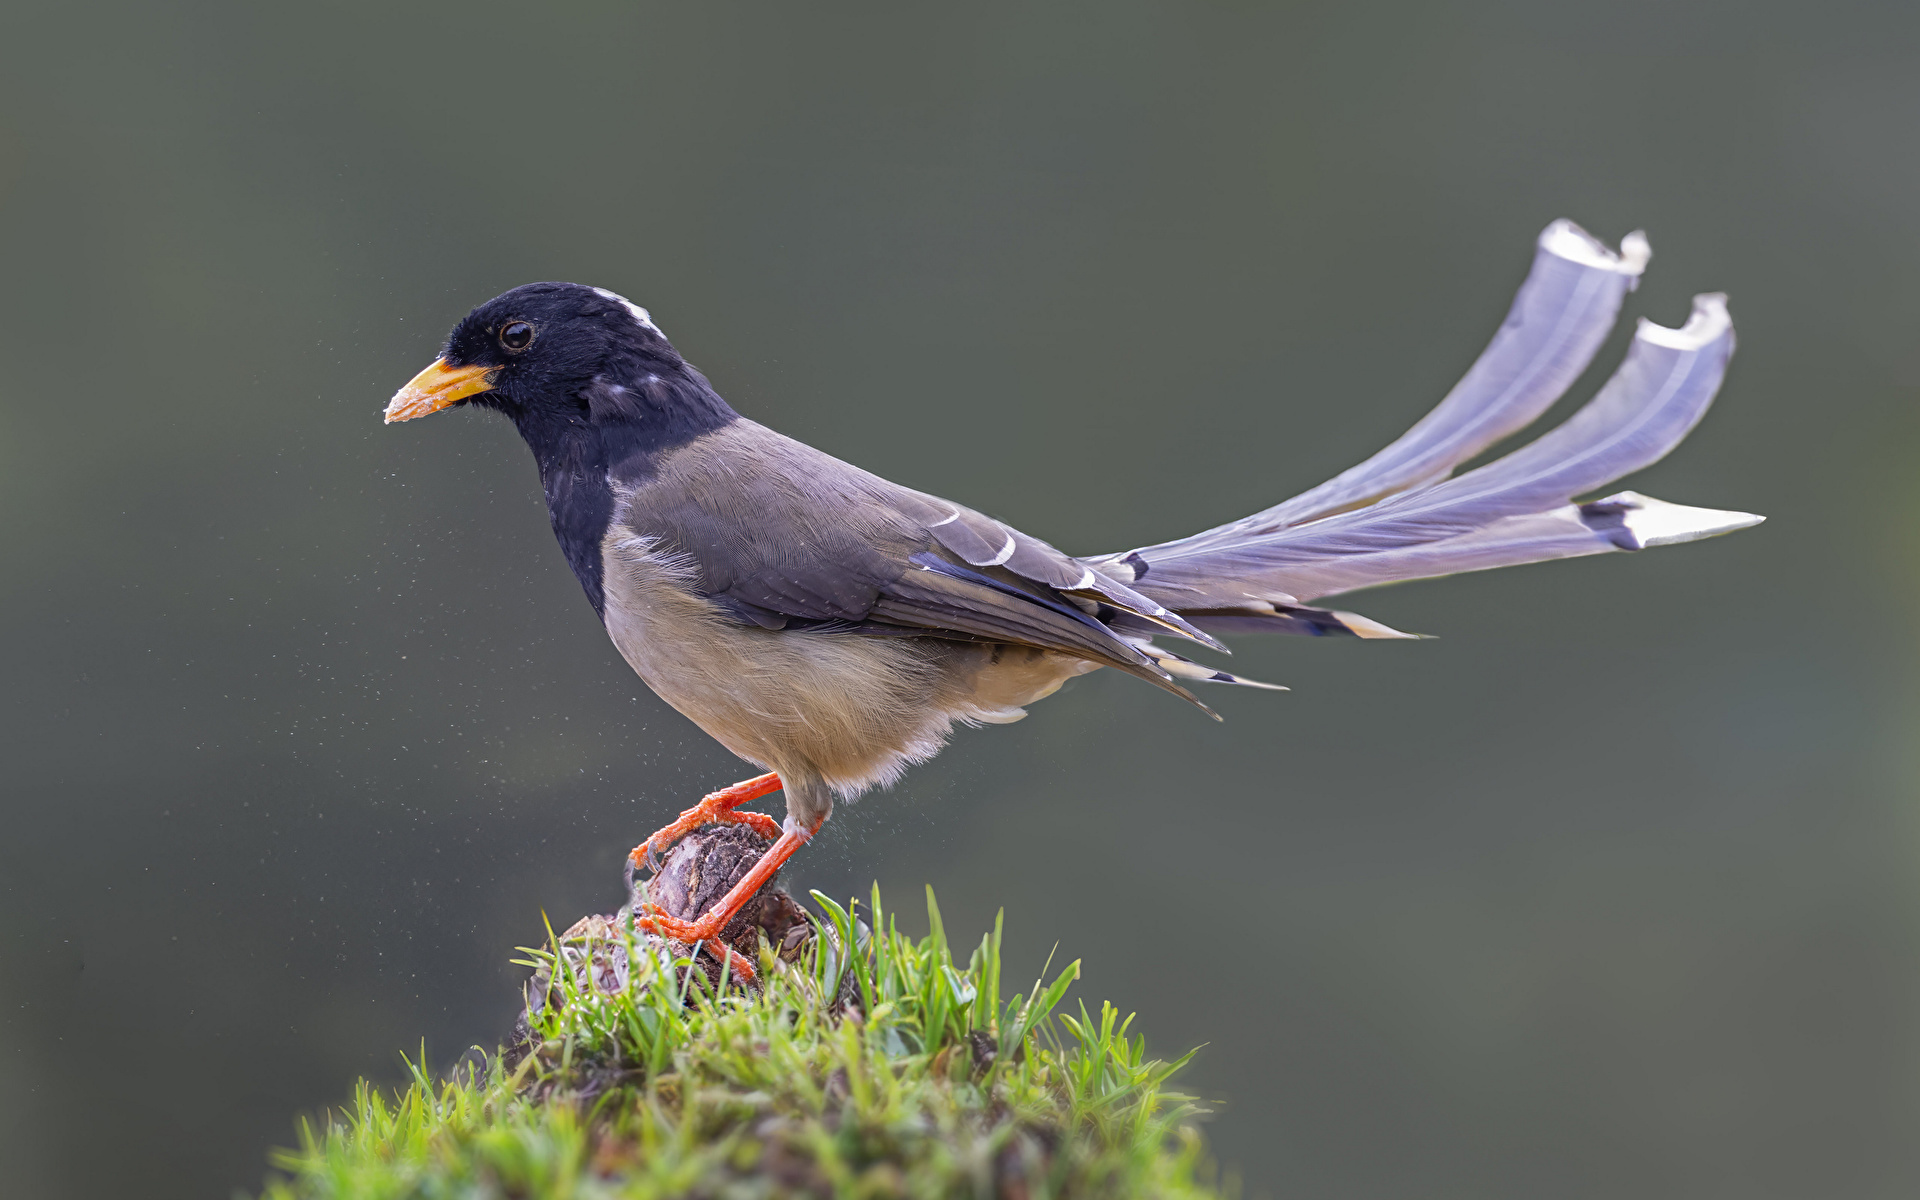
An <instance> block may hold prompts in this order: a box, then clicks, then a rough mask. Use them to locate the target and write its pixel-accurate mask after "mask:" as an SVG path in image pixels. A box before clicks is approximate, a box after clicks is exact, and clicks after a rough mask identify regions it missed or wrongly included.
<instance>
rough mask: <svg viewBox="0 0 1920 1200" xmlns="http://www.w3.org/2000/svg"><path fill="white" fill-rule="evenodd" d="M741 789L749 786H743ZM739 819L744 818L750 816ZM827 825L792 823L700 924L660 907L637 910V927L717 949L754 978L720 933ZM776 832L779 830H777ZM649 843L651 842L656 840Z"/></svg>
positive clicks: (741, 972) (740, 973)
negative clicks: (804, 826)
mask: <svg viewBox="0 0 1920 1200" xmlns="http://www.w3.org/2000/svg"><path fill="white" fill-rule="evenodd" d="M759 782H760V781H759V780H750V781H749V783H759ZM740 786H747V785H745V784H743V785H740ZM774 786H776V787H777V786H779V785H778V783H776V784H775V785H774ZM729 790H731V789H729ZM769 790H771V789H769ZM716 794H718V793H716ZM763 794H764V793H763ZM688 811H689V812H691V811H694V810H692V809H689V810H688ZM735 815H741V816H744V815H747V814H735ZM753 815H758V814H753ZM683 819H684V818H683ZM767 823H768V824H770V825H771V824H772V821H771V820H769V821H768V822H767ZM825 823H826V817H824V816H822V817H821V818H820V819H819V820H818V821H815V822H814V823H813V827H812V828H810V829H806V828H802V827H801V826H799V825H798V824H794V823H791V822H790V823H789V826H788V828H787V829H786V830H785V832H783V833H781V834H780V839H779V840H778V841H776V842H775V843H774V844H773V845H771V846H769V847H767V852H766V853H765V854H762V855H761V856H760V861H759V862H757V863H754V864H753V868H752V869H751V870H749V871H748V872H747V873H746V874H745V875H742V876H741V877H740V881H739V882H738V883H736V884H734V885H733V887H732V888H731V889H730V890H729V891H728V892H727V894H726V895H724V896H722V897H721V898H720V899H719V900H718V901H717V902H715V904H714V906H713V907H712V908H710V909H708V910H707V913H706V915H705V916H703V917H701V918H699V919H698V920H695V921H687V920H682V919H681V918H679V917H675V916H671V915H669V914H668V913H667V912H666V911H665V910H663V909H662V908H661V907H660V906H659V905H657V904H642V905H640V906H639V907H637V908H636V909H635V910H634V924H635V925H636V926H638V927H639V928H641V929H644V930H646V931H647V932H649V933H655V934H659V935H660V936H661V937H668V938H672V939H673V940H675V941H678V942H688V943H693V944H699V943H704V944H706V945H708V946H710V947H713V948H715V949H716V950H718V951H719V952H720V953H721V955H722V956H723V958H724V961H726V962H728V963H729V964H731V967H732V970H733V972H734V974H735V975H736V976H738V977H739V978H741V979H744V980H750V979H752V978H754V970H753V967H752V966H751V965H750V964H749V963H748V962H747V961H746V960H745V959H744V958H742V957H741V956H740V955H738V954H735V953H734V952H733V951H732V950H729V949H728V948H727V947H726V944H725V943H724V942H722V941H720V940H719V938H720V932H721V930H723V929H725V928H726V927H727V922H729V921H731V920H733V917H734V914H735V913H737V912H739V911H740V908H741V906H742V905H744V904H746V902H747V901H749V900H751V899H753V897H754V895H755V893H757V892H759V890H760V889H761V887H763V886H764V885H765V884H766V882H767V880H769V879H772V878H773V875H774V872H776V871H778V870H779V869H780V868H781V867H782V866H784V865H786V861H787V860H788V859H789V858H792V857H793V853H794V851H796V850H798V849H799V848H800V847H802V846H804V845H806V844H807V843H808V842H810V841H812V840H813V835H814V834H816V833H818V832H819V831H820V826H821V825H823V824H825ZM676 824H677V822H676ZM669 828H671V826H669ZM756 828H757V827H756ZM776 828H778V827H777V826H776ZM648 840H649V841H651V840H652V839H648ZM645 848H646V847H645V846H644V845H642V846H641V847H640V849H641V850H644V849H645ZM638 853H639V850H636V851H635V854H636V855H637V854H638Z"/></svg>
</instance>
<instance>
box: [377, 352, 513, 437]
mask: <svg viewBox="0 0 1920 1200" xmlns="http://www.w3.org/2000/svg"><path fill="white" fill-rule="evenodd" d="M497 369H498V368H495V367H450V366H448V365H447V362H446V360H445V359H442V358H436V359H434V360H433V365H432V366H430V367H428V368H427V369H426V370H424V371H422V372H420V373H419V374H418V375H415V376H414V377H413V378H412V379H409V380H408V381H407V386H405V387H403V388H401V389H400V390H399V391H397V392H395V393H394V394H393V399H392V400H389V401H388V402H387V413H386V416H387V424H389V425H391V424H393V423H394V422H395V421H411V420H413V419H414V418H415V417H424V416H426V415H427V414H429V413H437V412H439V411H440V410H441V409H443V408H446V407H448V406H450V405H454V404H458V403H459V402H460V401H462V400H465V399H466V398H467V397H468V396H477V395H479V394H480V393H481V392H485V391H491V390H492V388H493V384H492V383H491V382H490V381H489V380H488V379H487V375H488V373H489V372H491V371H494V370H497Z"/></svg>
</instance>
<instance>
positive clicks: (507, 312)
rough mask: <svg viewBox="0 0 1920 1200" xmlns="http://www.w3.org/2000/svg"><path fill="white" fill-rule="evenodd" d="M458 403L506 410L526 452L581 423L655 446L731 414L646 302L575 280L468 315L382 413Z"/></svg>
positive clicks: (400, 414)
mask: <svg viewBox="0 0 1920 1200" xmlns="http://www.w3.org/2000/svg"><path fill="white" fill-rule="evenodd" d="M461 404H471V405H475V406H477V407H481V408H490V409H493V410H495V411H497V412H500V413H503V414H505V415H506V416H508V417H510V418H512V420H513V423H514V424H515V425H516V426H518V427H519V429H520V432H521V434H522V435H524V436H525V437H526V439H527V441H528V442H529V443H530V444H532V445H533V447H534V452H535V454H536V455H538V454H540V452H541V449H542V444H543V443H545V442H548V441H550V440H552V439H553V438H555V437H565V436H567V434H568V433H569V432H576V433H577V432H580V431H583V430H584V429H585V428H587V427H597V428H600V429H602V430H607V431H611V429H610V427H617V428H619V429H620V436H622V437H623V438H624V437H638V438H640V439H641V440H642V441H644V442H646V443H649V444H650V445H651V446H653V447H656V448H657V447H659V446H661V445H664V444H673V443H677V442H681V441H686V440H688V439H690V438H692V437H697V436H698V435H699V434H701V433H704V432H707V431H708V430H710V429H714V428H717V427H719V426H720V425H723V424H725V423H727V422H728V421H730V420H733V419H734V416H735V414H734V412H733V410H732V409H730V408H728V407H727V405H726V402H725V401H723V400H721V399H720V397H719V396H718V395H716V394H715V393H714V391H713V389H712V387H711V386H709V385H708V383H707V381H706V379H705V377H703V376H702V375H701V374H700V373H699V372H698V371H696V370H694V369H693V368H692V367H691V366H689V365H688V364H687V363H686V361H685V360H683V359H682V358H681V357H680V355H679V353H678V352H676V351H675V350H674V348H673V344H672V343H671V342H669V341H667V339H666V335H665V334H662V333H661V332H660V329H659V327H658V326H656V325H655V324H654V323H653V318H652V317H650V316H648V315H647V310H646V309H644V308H641V307H640V306H639V305H637V304H634V303H633V302H632V301H630V300H627V299H625V298H623V297H621V296H618V295H616V294H614V293H613V292H609V291H607V290H606V289H604V288H593V287H584V286H582V285H580V284H577V283H529V284H525V285H523V286H521V287H517V288H514V289H513V290H512V291H510V292H503V293H502V294H500V295H498V296H495V297H494V298H493V299H491V300H489V301H487V302H486V303H485V304H482V305H481V306H480V307H478V308H476V309H474V310H473V311H472V312H470V313H468V314H467V315H466V317H465V318H464V319H463V320H461V322H460V323H459V324H458V325H456V326H454V328H453V332H452V333H451V334H449V335H448V336H447V342H446V345H445V346H444V347H443V348H442V349H441V351H440V358H439V361H437V362H435V363H434V364H433V365H432V366H430V367H428V368H427V369H426V370H424V371H422V372H421V373H420V374H419V375H417V376H415V377H414V379H413V380H412V381H411V382H410V383H408V384H407V386H406V387H404V388H402V389H400V391H399V393H398V394H396V395H395V396H394V398H393V401H392V403H390V404H388V405H387V410H386V418H387V420H388V421H389V422H393V421H407V420H411V419H412V418H414V417H423V416H426V415H427V414H428V413H434V412H439V411H440V410H441V409H444V408H452V407H454V406H456V405H461Z"/></svg>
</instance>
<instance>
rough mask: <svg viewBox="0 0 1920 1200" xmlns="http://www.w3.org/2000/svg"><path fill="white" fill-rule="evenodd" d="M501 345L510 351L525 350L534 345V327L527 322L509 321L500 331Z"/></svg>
mask: <svg viewBox="0 0 1920 1200" xmlns="http://www.w3.org/2000/svg"><path fill="white" fill-rule="evenodd" d="M500 344H501V345H502V346H505V347H506V348H507V349H509V350H513V351H520V350H525V349H526V348H527V347H528V346H531V345H533V326H531V325H529V324H527V323H526V322H525V321H509V322H508V323H507V327H506V328H505V329H502V330H501V331H500Z"/></svg>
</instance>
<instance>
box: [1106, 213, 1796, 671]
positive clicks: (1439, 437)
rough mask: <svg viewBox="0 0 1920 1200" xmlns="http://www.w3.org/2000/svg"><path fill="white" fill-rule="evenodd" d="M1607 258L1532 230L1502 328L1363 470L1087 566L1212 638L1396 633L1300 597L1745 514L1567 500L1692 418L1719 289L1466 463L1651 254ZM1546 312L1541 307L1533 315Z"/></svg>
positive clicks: (1702, 391) (1706, 397)
mask: <svg viewBox="0 0 1920 1200" xmlns="http://www.w3.org/2000/svg"><path fill="white" fill-rule="evenodd" d="M1625 251H1626V252H1625V253H1624V254H1623V255H1621V256H1615V255H1612V254H1611V253H1610V252H1608V251H1606V250H1605V248H1604V247H1601V246H1600V245H1599V244H1598V243H1597V242H1594V241H1593V240H1592V239H1591V238H1588V237H1587V235H1586V234H1584V233H1583V232H1581V231H1580V230H1578V229H1577V227H1575V226H1573V225H1571V224H1569V223H1567V222H1555V224H1554V225H1552V226H1549V227H1548V229H1547V231H1546V233H1545V234H1543V235H1542V236H1541V240H1540V251H1539V253H1538V254H1537V255H1536V258H1535V262H1534V269H1533V272H1532V273H1531V274H1530V275H1529V276H1528V279H1527V282H1526V283H1525V284H1524V285H1523V286H1522V288H1521V290H1520V295H1519V297H1518V298H1517V299H1516V300H1515V302H1514V308H1513V312H1512V314H1510V315H1509V318H1508V322H1507V325H1506V326H1503V328H1502V330H1501V332H1500V334H1499V335H1497V336H1496V337H1495V338H1494V341H1493V343H1492V344H1491V345H1490V346H1489V347H1488V349H1487V351H1486V353H1484V354H1483V355H1482V356H1481V358H1480V361H1479V362H1477V363H1476V364H1475V365H1474V368H1473V370H1472V371H1470V372H1469V373H1468V376H1467V378H1466V379H1465V380H1463V381H1462V382H1461V384H1460V386H1458V387H1456V388H1455V389H1454V390H1453V392H1451V393H1449V395H1448V397H1447V399H1446V400H1444V401H1442V402H1441V404H1440V406H1439V407H1438V408H1436V409H1434V411H1433V412H1431V413H1429V414H1428V415H1427V417H1426V418H1424V419H1423V420H1422V421H1421V422H1420V423H1419V424H1417V425H1415V426H1414V428H1413V429H1412V430H1410V431H1408V433H1407V434H1406V435H1405V436H1403V437H1402V438H1400V439H1399V440H1398V441H1396V442H1395V443H1394V444H1393V445H1391V446H1389V447H1388V448H1387V449H1386V450H1383V451H1381V452H1380V453H1379V454H1376V455H1375V456H1373V458H1370V459H1368V460H1367V461H1366V462H1365V463H1362V464H1361V465H1360V466H1358V467H1355V468H1353V469H1352V470H1350V471H1347V472H1345V473H1344V474H1342V475H1340V476H1338V477H1336V478H1335V479H1333V480H1330V481H1329V482H1328V483H1326V484H1323V485H1321V486H1320V487H1318V488H1314V489H1312V490H1311V491H1308V492H1305V493H1302V494H1301V495H1300V496H1297V497H1295V498H1294V499H1293V500H1289V501H1287V502H1286V503H1284V504H1281V505H1278V506H1276V507H1274V508H1271V509H1268V510H1266V511H1265V512H1262V513H1259V514H1256V515H1255V516H1253V517H1248V518H1246V519H1245V520H1242V521H1236V522H1234V523H1232V524H1230V525H1223V526H1220V527H1219V528H1217V529H1211V530H1207V531H1205V532H1203V533H1199V534H1195V535H1194V536H1192V537H1189V538H1183V539H1181V540H1179V541H1175V542H1167V543H1163V544H1161V545H1158V546H1149V547H1145V548H1143V549H1140V550H1135V551H1131V552H1128V553H1124V554H1115V555H1106V556H1100V557H1095V558H1089V559H1086V560H1083V561H1085V562H1087V563H1088V564H1089V565H1091V566H1093V567H1094V568H1096V569H1098V570H1100V571H1102V572H1105V573H1108V574H1113V575H1115V576H1116V577H1118V578H1120V579H1123V580H1127V581H1129V582H1130V583H1131V584H1132V586H1133V587H1134V589H1135V590H1137V591H1139V592H1141V593H1142V594H1144V595H1146V596H1149V597H1151V598H1152V599H1154V600H1156V601H1158V602H1160V603H1161V604H1164V605H1166V606H1167V608H1169V609H1171V610H1172V611H1174V612H1176V613H1179V614H1181V615H1183V616H1185V617H1187V618H1188V619H1189V620H1190V621H1192V623H1193V624H1195V625H1197V626H1199V627H1200V628H1202V629H1205V630H1208V631H1210V632H1214V633H1224V632H1243V631H1253V630H1265V631H1269V632H1279V633H1301V634H1315V635H1317V634H1324V633H1338V632H1345V633H1352V634H1356V635H1358V636H1409V635H1404V634H1399V633H1398V632H1397V631H1394V630H1389V629H1387V628H1386V627H1385V626H1379V625H1376V624H1375V623H1373V622H1368V621H1367V620H1366V619H1365V618H1363V617H1357V616H1355V615H1353V614H1348V613H1331V612H1328V611H1327V610H1323V609H1311V608H1307V607H1305V606H1304V604H1303V602H1304V601H1307V600H1312V599H1316V598H1319V597H1322V596H1328V595H1333V594H1336V593H1339V592H1344V591H1351V590H1354V589H1356V588H1362V587H1372V586H1377V585H1379V584H1385V583H1393V582H1397V581H1400V580H1406V579H1418V578H1425V577H1429V576H1434V575H1447V574H1453V573H1456V572H1460V571H1475V570H1485V569H1487V568H1490V567H1499V566H1510V565H1515V564H1518V563H1524V562H1537V561H1541V560H1544V559H1552V558H1566V557H1573V556H1578V555H1585V554H1598V553H1604V552H1607V551H1611V550H1638V549H1641V548H1643V547H1645V546H1651V545H1665V544H1668V543H1672V542H1680V541H1692V540H1695V539H1697V538H1701V537H1711V536H1714V535H1715V534H1720V533H1727V532H1731V531H1732V530H1735V529H1741V528H1745V527H1747V526H1749V525H1753V524H1757V523H1758V522H1759V521H1760V520H1761V518H1759V517H1756V516H1753V515H1751V514H1747V513H1731V512H1718V511H1716V510H1712V509H1696V508H1687V507H1684V506H1680V505H1673V504H1666V503H1664V502H1662V501H1658V500H1653V499H1651V498H1649V497H1645V496H1641V495H1639V494H1638V493H1634V492H1622V493H1619V494H1618V495H1615V496H1611V497H1608V498H1607V499H1605V500H1600V501H1595V502H1592V503H1589V504H1574V503H1571V502H1570V500H1571V498H1572V497H1573V496H1575V495H1578V494H1579V493H1581V492H1586V491H1591V490H1593V489H1595V488H1598V487H1600V486H1602V485H1604V484H1607V483H1610V482H1612V481H1613V480H1616V479H1618V478H1620V477H1621V476H1623V475H1626V474H1628V473H1631V472H1633V471H1637V470H1639V469H1641V468H1643V467H1646V466H1648V465H1650V464H1652V463H1654V462H1656V461H1658V460H1659V459H1660V458H1662V457H1664V456H1665V455H1666V454H1667V453H1668V452H1669V451H1671V450H1672V449H1673V448H1674V447H1675V446H1677V445H1678V444H1679V443H1680V441H1681V440H1682V439H1683V438H1685V437H1686V435H1687V434H1688V432H1690V431H1691V430H1692V429H1693V427H1694V426H1695V425H1696V424H1697V423H1698V422H1699V420H1700V419H1701V417H1702V416H1704V415H1705V413H1706V410H1707V408H1708V406H1709V405H1710V404H1711V403H1712V401H1713V397H1714V395H1715V393H1716V392H1717V391H1718V390H1719V387H1720V383H1721V380H1722V379H1723V378H1724V377H1725V373H1726V368H1727V363H1728V361H1729V359H1730V358H1731V356H1732V354H1733V348H1734V336H1733V325H1732V321H1731V319H1730V318H1729V317H1728V316H1727V310H1726V304H1725V297H1723V296H1719V295H1705V296H1697V297H1695V298H1694V311H1693V314H1692V316H1691V318H1690V319H1689V320H1688V321H1687V323H1686V325H1685V326H1683V327H1682V328H1680V329H1667V328H1664V327H1661V326H1658V325H1654V324H1652V323H1651V322H1648V321H1645V320H1643V321H1641V323H1640V327H1639V329H1638V331H1637V332H1636V334H1635V337H1634V340H1633V344H1632V346H1631V347H1630V348H1629V350H1628V352H1627V357H1626V359H1625V361H1624V362H1623V363H1622V364H1621V366H1620V368H1619V370H1617V371H1616V372H1615V373H1614V375H1613V377H1612V378H1611V379H1610V380H1608V382H1607V384H1606V385H1605V386H1604V387H1602V388H1601V390H1600V392H1599V393H1598V394H1597V395H1596V396H1595V397H1594V398H1593V399H1592V400H1591V401H1589V402H1588V403H1587V404H1586V405H1585V406H1584V407H1582V408H1581V409H1580V410H1579V411H1578V412H1576V413H1575V414H1574V415H1573V416H1572V417H1571V418H1569V419H1568V420H1567V421H1566V422H1565V423H1563V424H1562V425H1560V426H1559V427H1558V428H1556V429H1554V430H1552V431H1550V432H1548V433H1547V434H1545V435H1543V436H1541V437H1539V438H1537V439H1536V440H1534V441H1533V442H1531V443H1529V444H1527V445H1525V446H1523V447H1521V448H1520V449H1517V450H1515V451H1513V452H1511V453H1509V454H1507V455H1505V456H1504V457H1502V458H1499V459H1497V460H1495V461H1493V462H1491V463H1488V464H1486V465H1485V466H1482V467H1479V468H1476V469H1474V470H1472V471H1469V472H1467V473H1465V474H1463V475H1460V476H1457V477H1452V478H1449V477H1448V476H1449V475H1450V473H1451V471H1452V470H1453V469H1454V468H1455V467H1456V466H1458V465H1459V464H1460V463H1461V462H1464V461H1466V460H1467V459H1469V458H1471V457H1473V456H1474V455H1476V454H1478V453H1479V452H1480V451H1482V450H1484V449H1486V448H1487V447H1488V446H1489V445H1491V444H1493V443H1494V442H1495V441H1498V440H1499V439H1500V438H1502V437H1505V436H1507V435H1508V434H1510V433H1512V432H1514V431H1516V430H1518V429H1520V428H1522V427H1524V426H1525V425H1526V424H1528V423H1530V422H1531V421H1532V420H1534V419H1535V418H1536V417H1538V416H1539V415H1540V413H1542V412H1544V411H1545V410H1546V408H1547V407H1549V406H1550V405H1551V404H1552V403H1553V401H1554V400H1555V399H1557V398H1558V397H1559V395H1560V393H1561V392H1562V391H1564V390H1565V389H1566V388H1567V387H1568V386H1569V385H1570V384H1571V383H1572V381H1573V379H1574V378H1575V377H1576V376H1577V375H1578V374H1579V373H1580V371H1581V370H1583V369H1584V368H1585V367H1586V365H1587V363H1588V361H1590V359H1591V357H1592V355H1593V353H1594V349H1595V348H1596V347H1597V346H1598V345H1599V343H1600V341H1601V340H1603V339H1604V338H1605V335H1606V332H1607V328H1608V326H1610V325H1611V324H1612V321H1613V319H1614V316H1615V314H1616V313H1617V311H1618V308H1619V303H1620V299H1621V297H1622V296H1623V295H1624V293H1625V291H1626V290H1627V289H1628V288H1630V287H1631V286H1632V283H1633V281H1634V280H1635V279H1636V278H1637V276H1638V274H1639V271H1640V268H1641V266H1643V265H1644V264H1645V262H1646V258H1647V254H1648V251H1647V250H1646V246H1645V241H1644V239H1639V238H1638V237H1637V235H1635V237H1634V238H1630V239H1629V240H1628V242H1627V243H1626V246H1625ZM1543 315H1544V319H1543Z"/></svg>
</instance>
